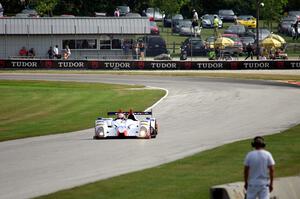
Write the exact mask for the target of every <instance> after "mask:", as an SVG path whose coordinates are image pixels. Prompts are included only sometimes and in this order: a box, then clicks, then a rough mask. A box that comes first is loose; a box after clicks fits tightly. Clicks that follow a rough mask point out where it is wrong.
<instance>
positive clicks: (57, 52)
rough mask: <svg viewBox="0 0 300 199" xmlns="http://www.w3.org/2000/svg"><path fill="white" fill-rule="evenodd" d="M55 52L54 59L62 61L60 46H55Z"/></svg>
mask: <svg viewBox="0 0 300 199" xmlns="http://www.w3.org/2000/svg"><path fill="white" fill-rule="evenodd" d="M53 52H54V57H55V58H56V59H60V58H61V55H60V54H59V50H58V45H55V47H54V49H53Z"/></svg>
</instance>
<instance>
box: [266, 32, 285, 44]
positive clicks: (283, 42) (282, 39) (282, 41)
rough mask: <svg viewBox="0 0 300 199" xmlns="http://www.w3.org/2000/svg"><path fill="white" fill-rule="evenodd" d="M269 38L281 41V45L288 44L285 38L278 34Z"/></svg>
mask: <svg viewBox="0 0 300 199" xmlns="http://www.w3.org/2000/svg"><path fill="white" fill-rule="evenodd" d="M268 37H270V38H273V39H276V40H278V41H280V43H282V44H285V43H286V42H285V40H284V38H283V37H281V36H280V35H277V34H270V35H269V36H268Z"/></svg>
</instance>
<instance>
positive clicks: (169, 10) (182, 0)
mask: <svg viewBox="0 0 300 199" xmlns="http://www.w3.org/2000/svg"><path fill="white" fill-rule="evenodd" d="M188 2H189V0H164V1H161V0H150V1H149V5H150V6H152V7H159V8H160V9H161V10H163V11H164V12H165V13H166V14H170V15H173V14H176V13H179V11H180V8H181V7H182V6H183V5H185V4H187V3H188Z"/></svg>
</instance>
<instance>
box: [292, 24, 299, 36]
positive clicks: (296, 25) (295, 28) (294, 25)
mask: <svg viewBox="0 0 300 199" xmlns="http://www.w3.org/2000/svg"><path fill="white" fill-rule="evenodd" d="M298 23H299V22H298V20H297V21H296V23H294V24H292V27H293V28H294V30H295V35H294V36H293V40H298V36H299V32H298Z"/></svg>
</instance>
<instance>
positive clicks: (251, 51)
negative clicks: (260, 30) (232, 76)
mask: <svg viewBox="0 0 300 199" xmlns="http://www.w3.org/2000/svg"><path fill="white" fill-rule="evenodd" d="M246 51H247V57H246V58H245V60H247V59H248V58H249V57H251V60H253V54H254V49H253V46H252V45H251V44H250V43H248V45H247V46H246Z"/></svg>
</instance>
